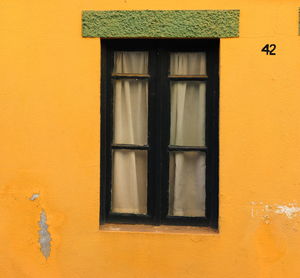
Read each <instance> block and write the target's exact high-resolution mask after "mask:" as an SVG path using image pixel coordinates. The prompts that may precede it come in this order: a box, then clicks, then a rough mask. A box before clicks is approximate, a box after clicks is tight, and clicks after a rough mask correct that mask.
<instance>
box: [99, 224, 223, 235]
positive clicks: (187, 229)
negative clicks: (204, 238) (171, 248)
mask: <svg viewBox="0 0 300 278" xmlns="http://www.w3.org/2000/svg"><path fill="white" fill-rule="evenodd" d="M100 231H103V232H133V233H156V234H189V235H190V234H203V235H218V234H219V232H218V230H216V229H213V228H210V227H194V226H167V225H161V226H152V225H138V224H137V225H130V224H105V225H101V226H100Z"/></svg>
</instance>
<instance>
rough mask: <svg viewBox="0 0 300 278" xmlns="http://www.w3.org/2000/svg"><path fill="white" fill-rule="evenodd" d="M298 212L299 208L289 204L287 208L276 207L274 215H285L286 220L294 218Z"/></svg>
mask: <svg viewBox="0 0 300 278" xmlns="http://www.w3.org/2000/svg"><path fill="white" fill-rule="evenodd" d="M297 212H300V207H295V205H294V204H290V205H289V206H277V209H276V210H275V213H278V214H285V215H286V216H287V217H288V218H294V217H295V216H296V214H297Z"/></svg>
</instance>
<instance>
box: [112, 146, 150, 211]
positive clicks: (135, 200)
mask: <svg viewBox="0 0 300 278" xmlns="http://www.w3.org/2000/svg"><path fill="white" fill-rule="evenodd" d="M112 170H113V174H112V212H118V213H134V214H146V213H147V151H140V150H137V151H135V150H114V151H113V169H112Z"/></svg>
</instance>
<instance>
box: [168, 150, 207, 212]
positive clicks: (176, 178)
mask: <svg viewBox="0 0 300 278" xmlns="http://www.w3.org/2000/svg"><path fill="white" fill-rule="evenodd" d="M169 215H170V216H194V217H196V216H198V217H201V216H205V153H203V152H171V153H170V164H169Z"/></svg>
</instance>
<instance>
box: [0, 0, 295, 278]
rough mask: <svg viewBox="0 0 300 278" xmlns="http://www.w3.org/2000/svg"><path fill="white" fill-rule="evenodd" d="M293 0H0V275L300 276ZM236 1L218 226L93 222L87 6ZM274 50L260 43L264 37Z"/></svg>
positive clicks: (95, 142) (226, 49)
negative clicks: (116, 227) (143, 227)
mask: <svg viewBox="0 0 300 278" xmlns="http://www.w3.org/2000/svg"><path fill="white" fill-rule="evenodd" d="M298 7H300V1H299V0H252V1H246V0H215V1H211V0H202V1H195V0H185V1H169V0H165V1H161V0H152V1H149V0H144V1H140V0H101V1H96V0H84V1H83V0H72V1H71V0H52V1H41V0H27V1H25V0H1V2H0V37H1V40H0V64H1V66H0V131H1V136H0V277H3V278H23V277H24V278H28V277H30V278H37V277H43V278H47V277H51V278H60V277H63V278H79V277H80V278H95V277H101V278H127V277H128V278H135V277H136V278H169V277H170V278H189V277H193V278H198V277H203V278H217V277H223V278H235V277H243V278H256V277H258V278H269V277H270V278H282V277H285V278H298V277H300V267H299V259H300V248H299V246H300V212H299V210H300V209H299V207H300V171H299V166H300V144H299V142H300V129H299V126H300V109H299V103H300V94H299V92H300V83H299V67H300V51H299V49H300V36H299V35H298ZM146 9H150V10H156V9H158V10H169V9H170V10H182V9H189V10H197V9H205V10H210V9H214V10H218V9H238V10H240V30H239V32H240V37H239V38H225V39H221V45H220V57H221V60H220V222H219V223H220V231H219V233H209V232H203V233H201V232H200V233H198V234H191V233H188V232H187V233H181V234H175V233H172V232H161V233H151V232H138V231H136V232H135V231H133V232H120V231H119V232H118V231H114V232H113V231H101V230H99V225H98V215H99V188H100V186H99V176H100V170H99V165H100V161H99V150H100V139H99V138H100V130H99V125H100V112H99V111H100V101H99V100H100V41H99V39H97V38H83V37H82V30H81V24H82V23H81V14H82V11H83V10H146ZM267 43H269V44H276V46H277V48H276V55H274V56H270V55H265V53H264V52H261V48H262V47H263V46H264V45H265V44H267Z"/></svg>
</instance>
